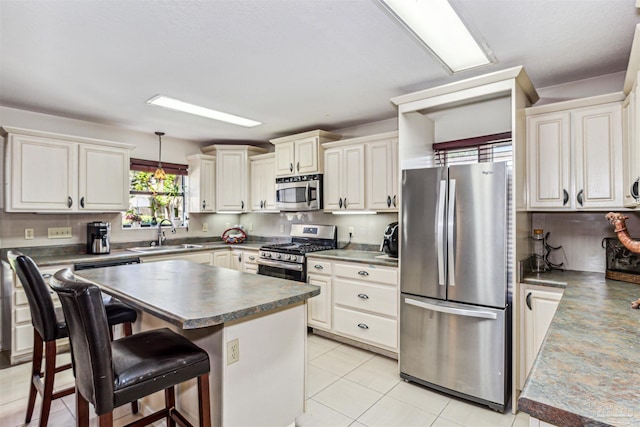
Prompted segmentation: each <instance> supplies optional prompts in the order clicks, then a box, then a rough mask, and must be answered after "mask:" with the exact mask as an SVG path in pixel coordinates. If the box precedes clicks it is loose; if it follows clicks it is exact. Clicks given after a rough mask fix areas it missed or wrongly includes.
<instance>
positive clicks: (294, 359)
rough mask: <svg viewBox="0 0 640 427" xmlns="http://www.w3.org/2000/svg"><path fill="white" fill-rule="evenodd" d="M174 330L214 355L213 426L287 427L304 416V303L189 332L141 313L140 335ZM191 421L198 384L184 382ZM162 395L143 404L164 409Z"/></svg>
mask: <svg viewBox="0 0 640 427" xmlns="http://www.w3.org/2000/svg"><path fill="white" fill-rule="evenodd" d="M161 327H168V328H170V329H172V330H174V331H176V332H178V333H180V334H182V335H184V336H185V337H187V338H189V339H190V340H191V341H193V342H194V343H196V344H197V345H198V346H200V347H201V348H203V349H204V350H205V351H207V353H208V354H209V359H210V363H211V373H210V376H209V379H210V381H209V384H210V391H211V415H212V425H213V426H216V427H219V426H224V427H236V426H248V425H260V426H265V427H266V426H274V427H275V426H278V427H281V426H287V425H293V424H294V423H295V419H296V417H298V416H300V415H302V413H303V411H304V401H305V378H306V377H305V375H306V363H305V360H306V359H305V357H306V339H307V334H306V305H305V304H304V303H303V302H300V303H297V304H295V305H291V306H288V307H285V308H280V309H275V310H272V311H270V312H267V313H262V314H259V315H253V316H249V317H245V318H242V319H240V320H236V321H232V322H227V323H225V324H223V325H217V326H212V327H208V328H201V329H190V330H183V329H180V328H177V327H176V326H175V325H172V324H169V323H168V322H166V321H164V320H162V319H160V318H158V317H155V316H153V315H150V314H148V313H146V312H143V313H141V316H140V317H139V322H136V329H137V331H143V330H149V329H156V328H161ZM234 339H238V341H239V349H240V357H239V360H238V362H235V363H233V364H230V365H227V345H226V343H227V342H229V341H232V340H234ZM177 400H178V403H179V408H180V410H181V411H182V412H183V413H184V415H186V417H187V419H189V421H192V422H195V421H196V420H197V413H198V406H197V389H196V384H195V380H192V381H188V382H186V383H184V384H181V385H180V386H179V388H178V397H177ZM162 403H163V401H162V395H161V394H157V395H154V396H153V397H152V398H146V399H145V400H143V405H144V406H148V407H149V408H153V409H158V408H159V407H161V406H162Z"/></svg>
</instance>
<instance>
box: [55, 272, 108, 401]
mask: <svg viewBox="0 0 640 427" xmlns="http://www.w3.org/2000/svg"><path fill="white" fill-rule="evenodd" d="M51 288H53V290H55V291H56V292H57V293H58V297H59V298H60V302H61V303H62V310H63V311H64V316H65V318H66V319H67V329H68V330H69V340H70V342H71V353H72V356H73V363H74V371H75V377H76V387H77V388H78V389H79V390H80V393H81V394H82V395H83V396H84V397H85V398H86V399H87V400H88V401H89V402H90V403H92V404H93V405H94V406H95V409H96V413H98V414H103V413H107V412H110V411H112V410H113V391H114V377H113V367H112V364H111V363H112V354H111V340H110V337H109V324H108V322H107V313H106V311H105V308H104V304H103V303H102V295H101V293H100V289H98V287H97V286H95V285H93V284H91V283H86V282H78V281H76V280H75V277H74V276H73V273H72V272H71V270H69V269H64V270H60V271H58V272H57V273H56V274H55V275H54V277H53V278H52V280H51Z"/></svg>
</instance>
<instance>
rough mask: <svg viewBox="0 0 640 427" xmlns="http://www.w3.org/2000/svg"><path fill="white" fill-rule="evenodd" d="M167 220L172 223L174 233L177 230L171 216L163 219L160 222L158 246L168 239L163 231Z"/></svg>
mask: <svg viewBox="0 0 640 427" xmlns="http://www.w3.org/2000/svg"><path fill="white" fill-rule="evenodd" d="M165 221H167V222H168V223H169V224H171V232H172V233H174V234H175V232H176V226H175V225H174V224H173V221H171V220H170V219H169V218H163V219H161V220H160V222H159V223H158V246H162V242H164V241H165V240H166V239H167V238H166V237H165V235H164V231H162V224H164V222H165Z"/></svg>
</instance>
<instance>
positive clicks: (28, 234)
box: [24, 228, 33, 240]
mask: <svg viewBox="0 0 640 427" xmlns="http://www.w3.org/2000/svg"><path fill="white" fill-rule="evenodd" d="M24 238H25V240H33V228H25V229H24Z"/></svg>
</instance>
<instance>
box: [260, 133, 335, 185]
mask: <svg viewBox="0 0 640 427" xmlns="http://www.w3.org/2000/svg"><path fill="white" fill-rule="evenodd" d="M338 139H340V135H335V134H332V133H329V132H326V131H323V130H314V131H309V132H304V133H300V134H296V135H291V136H285V137H282V138H276V139H272V140H271V141H270V142H271V143H272V144H273V145H274V146H275V174H276V176H292V175H308V174H314V173H323V172H324V168H323V164H322V161H323V151H322V150H323V149H322V144H323V143H325V142H330V141H336V140H338Z"/></svg>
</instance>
